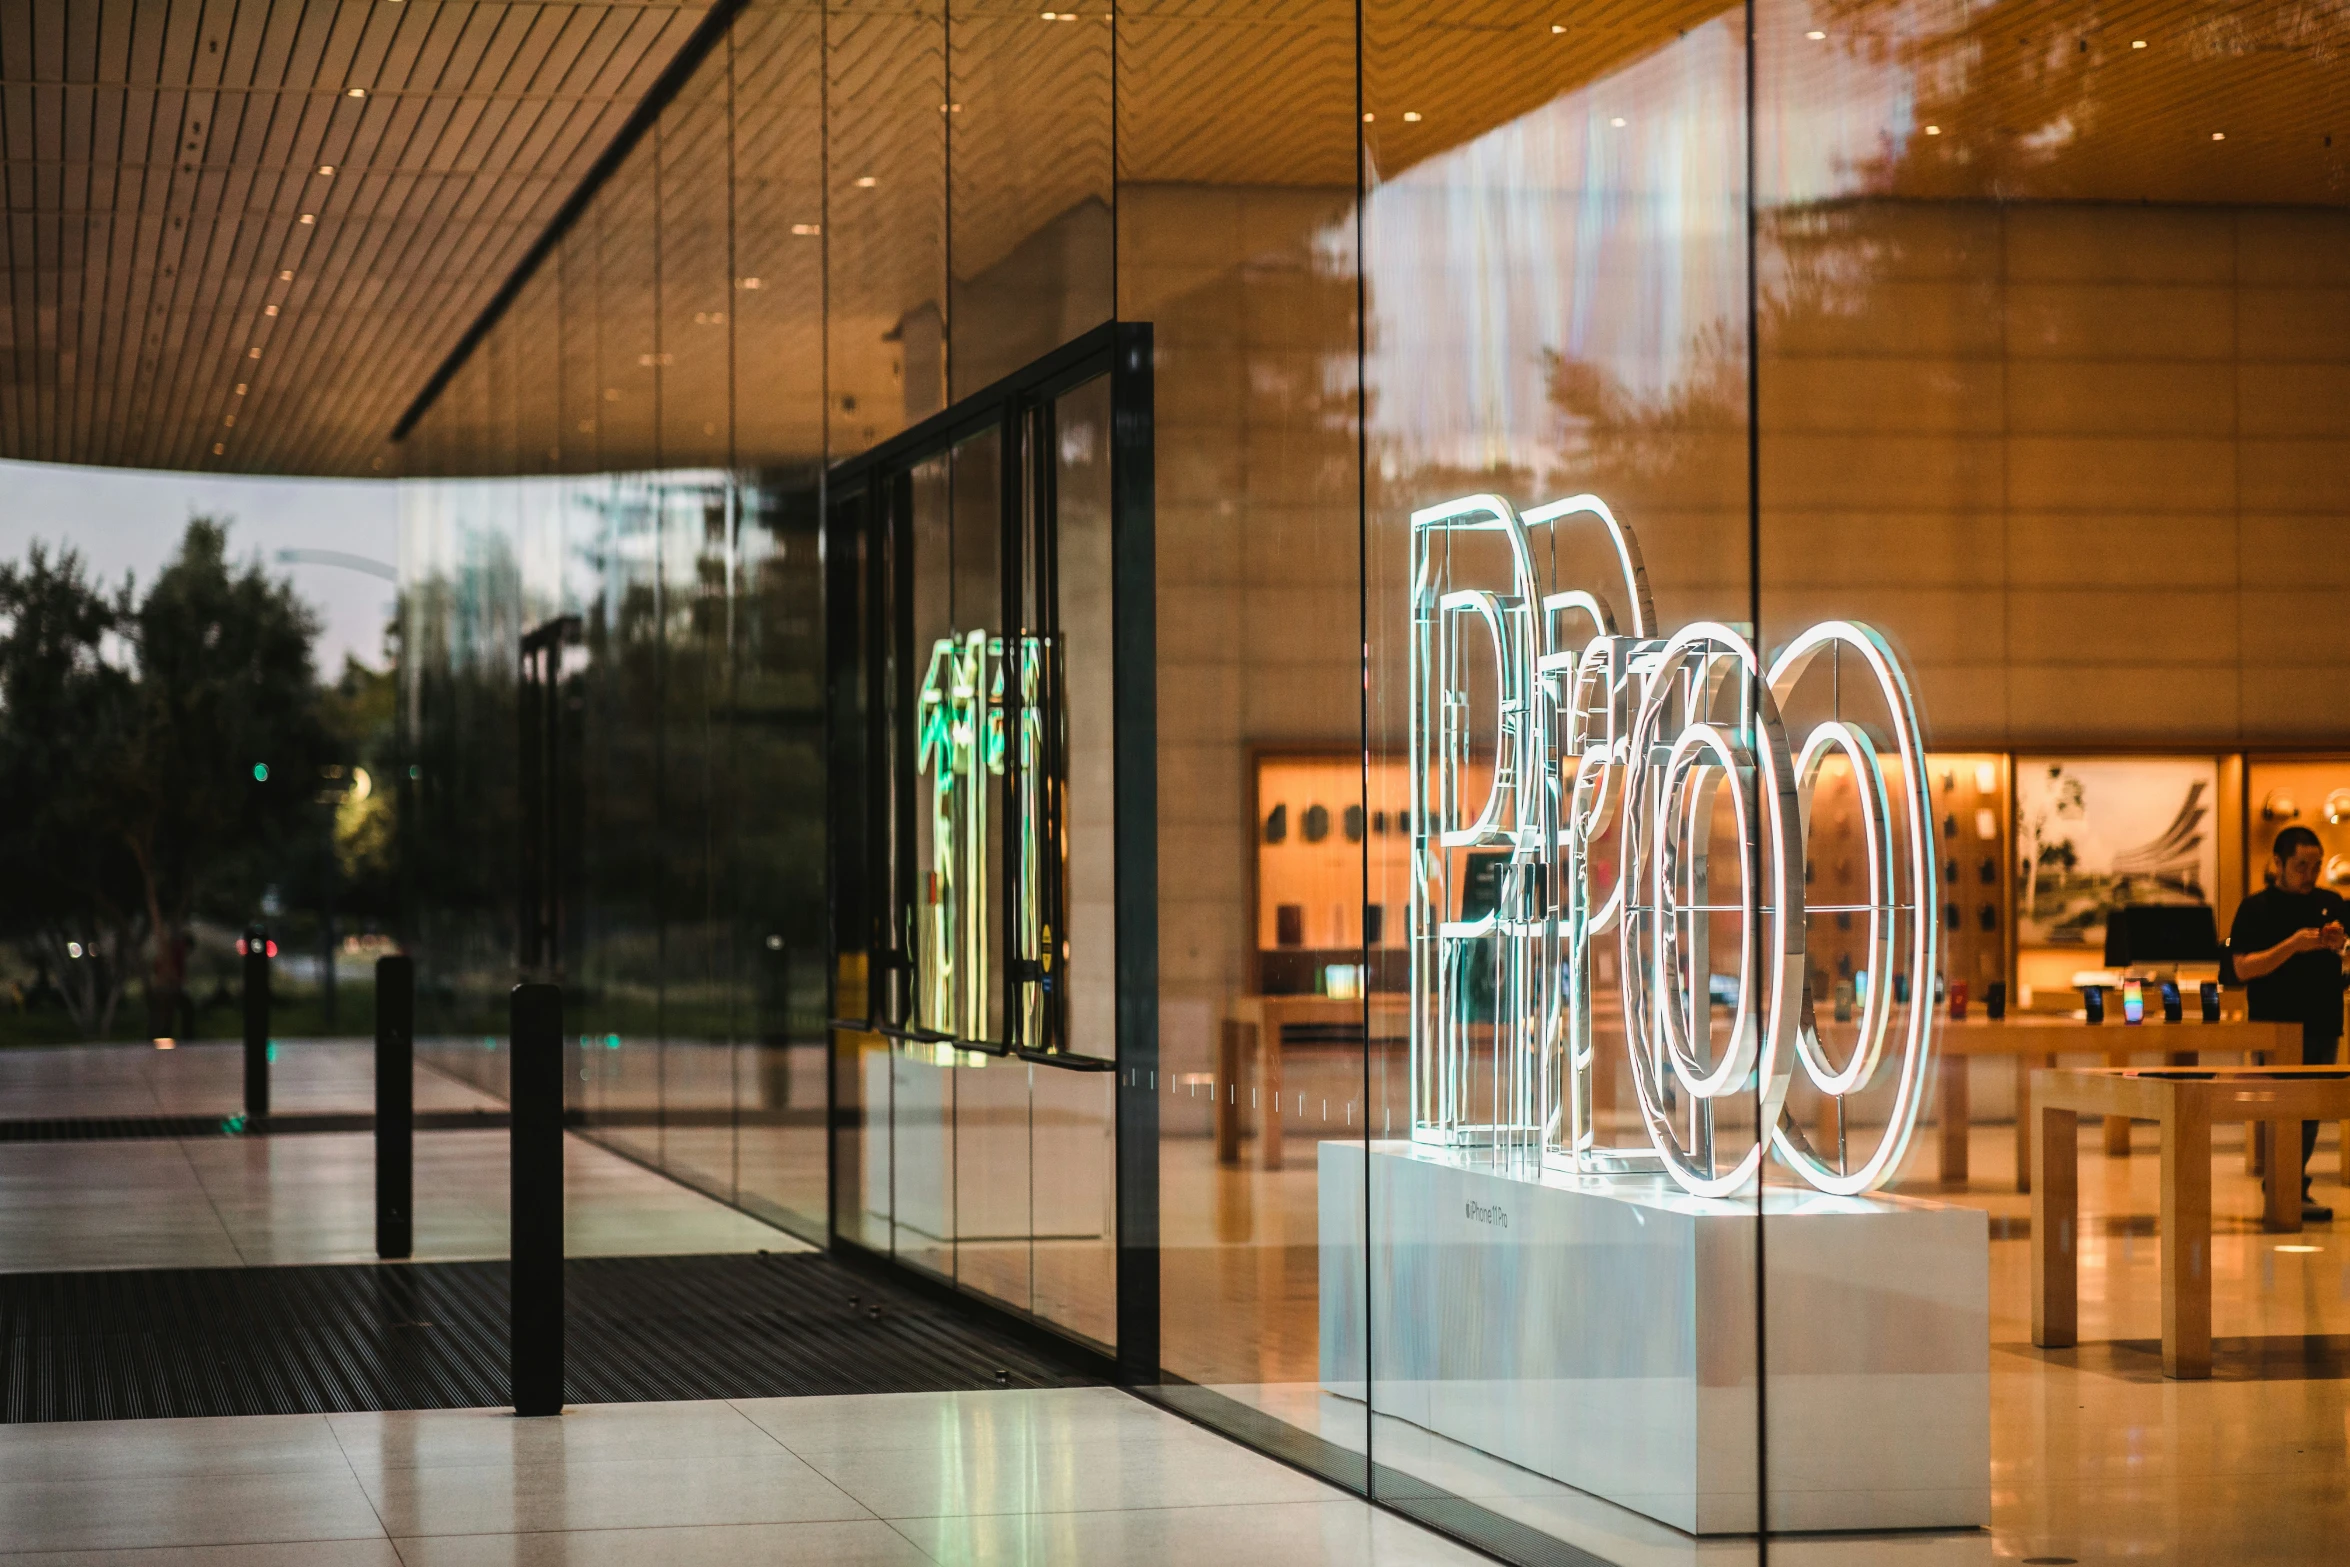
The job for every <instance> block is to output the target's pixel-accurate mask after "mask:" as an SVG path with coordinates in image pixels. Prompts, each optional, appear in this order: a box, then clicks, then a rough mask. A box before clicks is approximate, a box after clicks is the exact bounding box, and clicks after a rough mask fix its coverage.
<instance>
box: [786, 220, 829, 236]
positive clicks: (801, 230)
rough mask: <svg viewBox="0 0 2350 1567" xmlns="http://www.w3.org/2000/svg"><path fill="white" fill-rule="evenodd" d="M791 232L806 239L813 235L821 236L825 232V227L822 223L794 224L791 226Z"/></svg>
mask: <svg viewBox="0 0 2350 1567" xmlns="http://www.w3.org/2000/svg"><path fill="white" fill-rule="evenodd" d="M791 231H792V232H793V233H794V234H797V235H799V236H800V237H801V238H803V239H805V238H806V237H807V236H809V235H811V234H821V233H823V232H824V226H823V225H822V224H820V223H794V224H793V225H792V226H791Z"/></svg>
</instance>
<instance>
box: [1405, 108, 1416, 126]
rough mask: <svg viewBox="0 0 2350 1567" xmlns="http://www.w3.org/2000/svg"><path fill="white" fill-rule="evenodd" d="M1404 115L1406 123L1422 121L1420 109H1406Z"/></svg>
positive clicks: (1412, 123) (1411, 123)
mask: <svg viewBox="0 0 2350 1567" xmlns="http://www.w3.org/2000/svg"><path fill="white" fill-rule="evenodd" d="M1403 117H1404V123H1405V124H1407V125H1417V124H1419V123H1420V111H1419V110H1417V109H1406V110H1404V112H1403Z"/></svg>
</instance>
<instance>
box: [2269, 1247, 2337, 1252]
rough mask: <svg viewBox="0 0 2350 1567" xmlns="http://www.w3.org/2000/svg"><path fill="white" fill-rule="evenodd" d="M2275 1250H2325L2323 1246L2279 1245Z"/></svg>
mask: <svg viewBox="0 0 2350 1567" xmlns="http://www.w3.org/2000/svg"><path fill="white" fill-rule="evenodd" d="M2277 1250H2279V1251H2296V1252H2311V1251H2324V1250H2325V1248H2324V1247H2323V1246H2279V1247H2278V1248H2277Z"/></svg>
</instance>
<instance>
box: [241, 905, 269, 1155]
mask: <svg viewBox="0 0 2350 1567" xmlns="http://www.w3.org/2000/svg"><path fill="white" fill-rule="evenodd" d="M268 1117H269V932H268V931H266V930H264V929H263V928H262V927H261V926H259V925H249V926H247V927H246V928H245V1119H246V1120H248V1121H261V1120H266V1119H268Z"/></svg>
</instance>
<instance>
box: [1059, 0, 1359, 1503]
mask: <svg viewBox="0 0 2350 1567" xmlns="http://www.w3.org/2000/svg"><path fill="white" fill-rule="evenodd" d="M1357 21H1358V13H1357V10H1356V8H1355V7H1353V6H1351V5H1340V4H1325V3H1308V4H1303V5H1292V6H1285V7H1282V8H1280V9H1279V10H1278V12H1277V13H1276V12H1266V11H1261V10H1258V11H1249V12H1247V13H1246V16H1245V20H1243V19H1242V12H1241V11H1240V10H1238V9H1237V8H1232V7H1208V8H1205V9H1199V10H1177V9H1170V8H1156V7H1154V8H1146V9H1133V10H1127V11H1124V12H1122V13H1121V14H1120V19H1119V23H1118V45H1119V47H1118V79H1117V94H1118V97H1117V107H1118V121H1119V123H1118V139H1117V151H1118V159H1119V169H1118V174H1119V185H1118V210H1117V221H1118V267H1119V275H1118V294H1119V314H1120V315H1121V316H1122V317H1123V318H1125V319H1128V320H1134V321H1148V322H1150V323H1151V324H1152V329H1153V333H1154V347H1155V351H1156V359H1155V364H1154V369H1153V374H1154V377H1155V382H1154V387H1155V402H1154V428H1155V438H1156V459H1155V462H1156V466H1155V477H1156V530H1157V541H1156V542H1157V568H1156V581H1157V597H1158V610H1157V625H1158V649H1157V653H1158V689H1159V701H1158V801H1159V821H1158V837H1159V852H1158V862H1159V906H1158V910H1157V917H1158V928H1159V938H1160V939H1159V974H1160V985H1159V998H1158V1003H1159V1004H1158V1027H1159V1050H1160V1060H1159V1070H1160V1078H1159V1081H1160V1084H1161V1087H1162V1090H1163V1093H1164V1097H1163V1098H1162V1099H1161V1101H1160V1105H1159V1113H1160V1134H1161V1135H1160V1148H1159V1172H1160V1182H1161V1202H1160V1221H1159V1235H1160V1248H1161V1249H1160V1268H1161V1275H1160V1276H1161V1288H1160V1311H1161V1318H1162V1324H1161V1331H1162V1334H1163V1345H1162V1357H1161V1358H1162V1361H1163V1364H1164V1366H1165V1368H1166V1370H1167V1371H1168V1372H1169V1373H1171V1377H1170V1380H1169V1382H1168V1384H1167V1385H1166V1386H1165V1387H1164V1388H1163V1389H1161V1394H1162V1396H1164V1397H1166V1398H1168V1399H1169V1400H1172V1401H1176V1402H1179V1403H1180V1404H1181V1405H1182V1406H1183V1407H1184V1408H1185V1409H1186V1410H1187V1411H1190V1412H1192V1413H1195V1414H1197V1415H1199V1416H1200V1417H1202V1418H1205V1419H1208V1420H1210V1421H1213V1422H1215V1423H1217V1424H1220V1425H1222V1426H1224V1427H1225V1428H1226V1429H1229V1430H1235V1431H1241V1432H1245V1433H1247V1434H1248V1436H1249V1438H1250V1439H1251V1440H1257V1441H1273V1442H1276V1443H1278V1444H1280V1447H1281V1450H1282V1451H1284V1452H1286V1453H1288V1454H1290V1455H1291V1456H1293V1457H1296V1458H1298V1459H1299V1460H1301V1461H1303V1462H1306V1463H1308V1464H1310V1465H1312V1466H1313V1467H1314V1468H1316V1469H1317V1470H1318V1471H1319V1472H1321V1473H1323V1474H1326V1475H1329V1476H1331V1477H1332V1478H1335V1479H1338V1480H1341V1481H1342V1482H1344V1483H1347V1484H1351V1485H1355V1486H1358V1487H1359V1486H1362V1485H1363V1484H1365V1483H1366V1470H1365V1459H1364V1444H1363V1405H1362V1398H1361V1390H1362V1380H1363V1373H1362V1354H1363V1345H1362V1341H1361V1338H1360V1335H1359V1333H1358V1334H1356V1335H1355V1336H1354V1337H1353V1338H1352V1339H1351V1340H1348V1339H1346V1338H1344V1337H1343V1336H1341V1335H1339V1334H1337V1333H1334V1332H1325V1330H1324V1324H1325V1323H1328V1322H1331V1321H1333V1320H1334V1319H1333V1318H1332V1316H1331V1313H1333V1312H1334V1311H1339V1310H1342V1309H1343V1308H1342V1307H1341V1306H1340V1305H1339V1302H1340V1300H1341V1299H1342V1298H1343V1293H1342V1288H1341V1286H1342V1285H1343V1283H1344V1281H1345V1280H1346V1279H1348V1278H1349V1277H1353V1276H1359V1272H1360V1268H1361V1256H1360V1251H1359V1246H1357V1245H1355V1244H1354V1243H1353V1241H1352V1239H1351V1237H1352V1236H1353V1235H1354V1234H1355V1233H1357V1226H1359V1214H1360V1212H1361V1206H1360V1194H1361V1189H1362V1173H1361V1165H1360V1157H1359V1148H1360V1142H1359V1139H1360V1138H1361V1135H1362V1127H1363V1125H1364V1121H1363V1106H1364V1080H1363V1065H1364V1051H1365V1043H1364V1040H1365V1030H1366V1022H1367V1021H1368V1020H1367V1017H1366V1011H1367V1007H1366V1001H1365V999H1364V995H1363V992H1362V990H1361V989H1360V988H1359V985H1358V984H1357V976H1359V974H1360V972H1361V970H1362V969H1363V967H1364V961H1363V953H1362V949H1361V945H1360V940H1361V937H1360V929H1359V925H1360V921H1359V917H1356V916H1353V915H1351V914H1350V913H1349V912H1348V911H1351V910H1355V909H1359V908H1360V907H1361V905H1362V904H1363V902H1364V897H1363V883H1362V875H1363V861H1362V854H1363V848H1362V845H1361V843H1360V842H1359V841H1349V840H1348V838H1347V836H1346V834H1345V830H1344V828H1345V824H1346V823H1348V822H1350V821H1357V820H1359V819H1360V815H1361V807H1362V805H1363V797H1362V748H1363V722H1362V718H1363V636H1364V622H1363V587H1362V575H1361V544H1362V534H1361V528H1362V518H1363V513H1362V499H1363V497H1362V492H1361V487H1360V479H1361V468H1360V463H1359V458H1360V450H1361V448H1360V437H1361V431H1360V428H1359V426H1358V424H1357V413H1358V410H1359V408H1360V407H1361V402H1360V396H1359V387H1360V382H1359V374H1360V368H1359V360H1358V351H1359V349H1360V346H1361V344H1360V339H1359V338H1358V335H1357V331H1356V319H1355V308H1356V299H1357V283H1358V279H1357V277H1356V274H1355V263H1354V255H1355V222H1354V218H1355V212H1354V200H1355V194H1356V190H1357V173H1358V171H1357V159H1356V150H1357V130H1358V123H1357V103H1356V91H1357V81H1356V70H1355V66H1356V58H1355V41H1356V28H1357ZM1077 25H1078V26H1081V27H1082V26H1083V25H1084V24H1083V23H1079V24H1077ZM1274 753H1281V754H1293V755H1305V756H1310V757H1314V758H1317V759H1318V760H1320V761H1322V762H1324V763H1326V764H1327V766H1326V767H1325V768H1324V770H1323V771H1321V772H1320V773H1318V774H1317V775H1316V778H1315V787H1314V793H1313V794H1312V795H1311V796H1310V797H1307V798H1301V799H1298V800H1297V801H1295V802H1294V803H1293V804H1292V805H1291V810H1290V813H1289V815H1288V816H1285V817H1284V821H1285V822H1286V821H1287V820H1289V819H1290V818H1291V817H1294V816H1295V814H1296V813H1298V812H1302V811H1304V810H1306V809H1308V808H1310V807H1318V808H1319V809H1320V811H1321V812H1322V813H1323V817H1324V818H1326V819H1327V821H1328V822H1330V823H1331V824H1333V825H1332V826H1331V827H1330V829H1329V833H1328V835H1327V837H1326V839H1324V840H1321V841H1325V842H1329V843H1331V844H1332V845H1334V847H1332V849H1331V850H1330V858H1331V860H1332V862H1333V863H1332V865H1331V866H1330V879H1329V881H1328V882H1327V884H1326V886H1325V888H1324V894H1323V895H1322V896H1320V897H1319V898H1318V900H1317V901H1318V902H1319V903H1321V904H1322V905H1325V906H1336V907H1337V908H1338V909H1339V910H1340V911H1341V912H1340V916H1339V919H1338V920H1337V922H1336V924H1335V926H1334V927H1332V928H1329V929H1326V930H1320V931H1319V932H1318V933H1317V935H1316V936H1315V938H1314V939H1316V940H1318V941H1325V942H1328V943H1329V945H1328V946H1327V947H1324V948H1322V949H1320V951H1321V954H1322V961H1321V962H1319V963H1313V962H1310V961H1300V962H1295V963H1292V962H1290V961H1288V960H1287V958H1286V957H1284V956H1282V955H1279V954H1275V955H1274V957H1273V961H1272V962H1270V963H1268V962H1267V954H1266V953H1265V952H1264V951H1263V950H1262V949H1260V947H1259V945H1258V935H1259V929H1258V921H1257V918H1256V902H1257V899H1256V895H1255V891H1254V887H1255V883H1256V880H1257V878H1258V877H1259V876H1261V875H1265V874H1270V872H1269V871H1268V870H1267V857H1268V856H1270V855H1272V854H1274V853H1275V852H1276V850H1275V848H1274V847H1273V846H1272V845H1269V844H1267V843H1266V841H1265V834H1264V832H1263V830H1262V829H1263V827H1264V822H1265V815H1264V813H1262V812H1260V811H1259V809H1258V807H1259V806H1260V805H1263V806H1264V807H1265V810H1266V811H1267V812H1269V810H1270V807H1271V803H1272V802H1271V801H1269V800H1266V799H1264V798H1263V794H1264V789H1263V785H1262V771H1261V768H1260V765H1259V764H1260V761H1261V760H1262V759H1263V758H1265V757H1267V756H1268V755H1270V754H1274ZM1285 841H1291V842H1294V841H1300V840H1295V839H1290V840H1285ZM1336 845H1343V846H1344V848H1345V849H1346V850H1351V851H1352V853H1351V856H1349V855H1348V854H1346V853H1344V852H1342V850H1341V849H1339V848H1338V847H1335V846H1336ZM1325 913H1326V907H1325ZM1301 945H1302V943H1301ZM1333 970H1335V971H1337V973H1338V975H1339V976H1340V978H1339V982H1338V986H1337V990H1336V992H1335V993H1333V992H1332V989H1331V985H1330V977H1331V971H1333ZM1350 1150H1353V1152H1352V1155H1351V1158H1350ZM1333 1172H1336V1173H1335V1174H1334V1173H1333ZM1350 1215H1353V1216H1354V1217H1350ZM1325 1234H1328V1235H1329V1236H1330V1237H1331V1242H1330V1245H1329V1246H1327V1247H1325V1246H1324V1245H1323V1244H1322V1241H1323V1236H1324V1235H1325ZM1176 1379H1180V1380H1176ZM1349 1395H1351V1397H1350V1396H1349Z"/></svg>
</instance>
